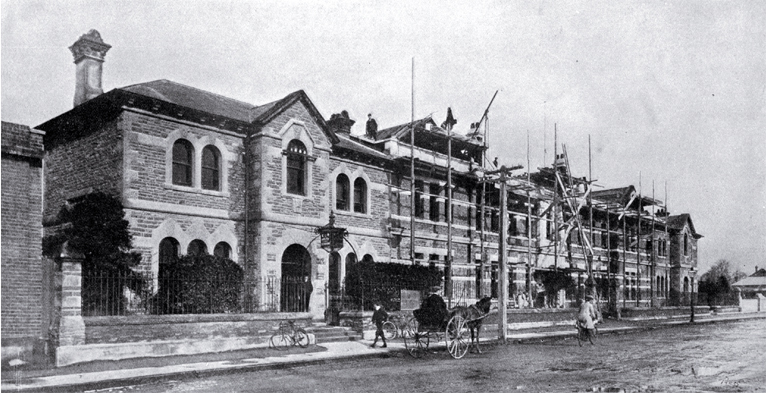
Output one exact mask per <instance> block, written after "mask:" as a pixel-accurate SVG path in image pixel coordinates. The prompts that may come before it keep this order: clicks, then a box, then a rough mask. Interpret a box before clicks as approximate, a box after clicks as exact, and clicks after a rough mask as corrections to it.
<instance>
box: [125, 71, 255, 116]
mask: <svg viewBox="0 0 766 393" xmlns="http://www.w3.org/2000/svg"><path fill="white" fill-rule="evenodd" d="M157 82H160V83H169V84H173V85H176V86H183V87H185V88H187V89H191V90H196V91H199V92H202V93H206V94H211V95H214V96H217V97H221V98H225V99H227V100H231V101H236V102H238V103H240V104H244V105H247V106H250V107H251V108H249V109H253V108H257V107H258V106H257V105H254V104H251V103H249V102H246V101H242V100H238V99H236V98H232V97H228V96H225V95H223V94H220V93H216V92H212V91H209V90H203V89H200V88H199V87H194V86H190V85H187V84H185V83H179V82H176V81H172V80H170V79H164V78H163V79H155V80H153V81H149V82H143V83H135V84H132V85H128V86H124V87H121V88H120V89H124V88H128V87H134V86H141V87H149V88H152V89H154V88H153V87H150V86H147V85H149V84H152V83H157ZM155 91H156V90H155ZM158 93H159V92H158ZM163 96H164V95H163Z"/></svg>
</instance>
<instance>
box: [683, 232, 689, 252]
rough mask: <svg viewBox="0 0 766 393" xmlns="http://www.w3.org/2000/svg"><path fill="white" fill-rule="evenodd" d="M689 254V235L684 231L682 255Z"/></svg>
mask: <svg viewBox="0 0 766 393" xmlns="http://www.w3.org/2000/svg"><path fill="white" fill-rule="evenodd" d="M687 255H689V235H688V234H686V233H684V256H687Z"/></svg>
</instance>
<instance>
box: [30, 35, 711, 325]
mask: <svg viewBox="0 0 766 393" xmlns="http://www.w3.org/2000/svg"><path fill="white" fill-rule="evenodd" d="M109 48H110V47H109V45H107V44H105V43H104V42H103V40H101V37H100V36H99V34H98V33H97V32H95V31H91V32H89V33H88V34H86V35H84V36H83V37H81V38H80V39H79V40H78V41H77V42H76V43H75V44H74V45H73V46H72V48H70V49H71V50H72V53H73V54H74V56H75V63H76V64H77V75H78V78H77V86H76V93H75V107H74V108H73V109H72V110H70V111H68V112H66V113H63V114H61V115H59V116H57V117H55V118H53V119H51V120H49V121H47V122H45V123H44V124H42V125H40V126H39V127H38V128H39V129H41V130H44V131H45V132H46V134H45V150H46V166H45V177H46V182H45V185H46V189H45V203H44V217H43V218H44V222H45V223H50V222H52V219H53V217H54V216H55V214H56V213H57V212H58V210H59V208H60V207H61V206H62V205H63V204H65V203H67V202H68V201H72V200H75V199H76V198H77V197H79V196H82V195H84V194H87V193H90V192H93V191H103V192H107V193H110V194H113V195H117V196H119V197H120V199H121V200H122V202H123V205H124V206H125V209H126V213H127V215H126V216H127V219H128V220H129V221H130V224H131V231H132V234H133V236H134V247H135V249H136V250H137V251H139V252H140V253H141V254H142V262H141V265H140V266H139V270H140V271H141V272H143V273H144V274H145V276H146V277H149V278H151V279H152V280H154V283H155V284H156V278H157V277H158V275H159V273H160V271H161V270H162V269H163V266H164V264H166V263H172V260H173V259H174V258H175V257H177V256H178V255H179V254H191V253H201V252H208V253H212V254H216V255H221V256H226V257H228V258H230V259H232V260H234V261H236V262H237V263H239V264H240V265H241V266H242V267H243V268H244V270H245V274H246V280H245V281H246V285H245V298H246V310H247V311H251V312H255V311H307V312H309V313H310V314H311V315H312V316H313V317H314V318H317V319H319V318H322V317H323V316H324V315H325V310H326V308H327V307H328V299H329V298H330V297H332V296H333V295H334V294H333V293H331V292H332V291H336V290H338V289H339V288H341V287H342V285H341V283H342V281H343V277H344V275H345V272H346V270H347V265H348V264H349V263H353V262H356V261H358V260H371V261H376V262H396V263H404V264H412V263H415V264H422V265H431V266H434V267H436V268H439V269H442V270H443V271H445V273H446V276H447V277H448V280H447V282H446V283H445V284H444V286H443V288H442V293H443V294H445V295H447V296H448V297H449V298H450V299H455V301H460V302H471V301H472V300H474V299H476V298H478V297H481V296H485V295H489V296H493V297H496V296H497V294H498V288H497V286H498V282H499V277H498V271H499V269H498V265H497V263H498V262H497V261H498V260H499V259H500V258H499V252H500V251H499V250H500V247H499V244H498V243H499V239H500V236H499V234H500V231H501V223H503V222H507V223H508V225H507V231H508V235H509V237H508V243H507V248H506V250H507V253H508V255H507V260H508V263H509V265H510V267H511V268H510V270H509V272H510V275H509V278H510V283H511V286H510V288H509V290H510V293H511V294H512V295H515V294H517V293H520V292H527V291H530V290H533V289H535V288H537V285H538V284H541V283H543V282H544V281H546V280H547V277H548V276H550V275H551V274H565V275H567V276H569V277H570V278H571V279H572V280H573V282H575V283H576V285H575V287H574V288H561V289H560V290H559V291H558V292H557V293H556V294H555V295H556V296H560V299H559V300H558V301H555V302H554V301H552V299H548V300H542V302H541V303H540V304H538V306H540V307H545V306H551V307H559V306H563V305H567V304H572V303H573V302H575V301H576V299H577V297H578V296H579V295H581V292H579V291H580V286H581V285H582V283H583V282H584V281H585V279H586V278H587V277H584V276H586V275H589V276H592V277H594V278H595V279H597V280H601V281H600V283H599V284H598V285H600V288H603V292H602V293H603V294H604V295H603V297H606V296H607V295H606V294H607V293H608V291H609V290H610V289H609V288H612V289H611V290H612V291H613V292H614V294H615V295H614V296H612V297H613V298H615V299H619V300H620V301H621V302H622V303H623V306H625V307H628V306H647V305H651V303H653V302H654V300H652V299H654V298H657V299H660V298H662V299H666V300H665V301H663V302H659V301H658V303H655V304H654V305H661V304H671V303H673V302H671V300H670V299H672V298H673V296H674V295H673V293H677V294H681V293H684V292H688V291H689V287H688V286H686V284H685V283H686V282H687V281H688V280H689V274H690V272H693V268H694V267H696V242H697V239H699V238H700V237H701V236H700V235H699V234H697V233H696V231H695V230H694V227H693V225H692V223H691V219H690V218H689V216H688V215H680V216H669V217H668V216H667V213H664V212H654V211H653V210H652V211H650V210H649V209H647V207H651V206H654V207H657V206H658V205H661V203H660V202H659V201H657V200H654V199H652V198H647V197H645V196H640V195H638V193H637V192H636V190H635V188H633V187H632V186H629V187H624V188H618V189H611V190H605V191H599V192H593V193H592V203H591V206H593V214H592V218H593V224H592V225H591V224H590V219H589V218H590V216H591V214H590V213H587V217H586V216H585V215H584V214H585V213H584V212H585V211H588V212H589V211H590V210H588V209H585V210H579V211H577V212H576V213H575V214H574V215H577V216H580V217H581V218H582V221H583V222H585V221H587V222H588V224H587V225H585V226H580V227H578V228H576V229H575V230H566V229H564V228H563V227H559V228H558V229H555V226H556V224H557V223H561V224H563V223H566V222H569V223H571V222H573V221H572V220H571V219H572V216H573V214H572V211H573V210H574V209H572V208H570V210H569V213H570V214H569V216H567V213H566V212H567V211H566V210H565V209H558V208H552V207H554V205H559V204H560V205H561V206H563V205H564V204H563V201H564V200H563V199H560V200H558V201H557V202H555V201H556V198H557V197H556V195H557V194H556V193H559V194H560V193H561V192H562V191H561V190H559V189H558V188H557V187H558V186H555V184H556V180H555V172H554V169H552V168H543V169H541V170H540V171H539V172H536V173H534V174H531V175H530V178H531V180H530V181H527V180H526V177H525V176H523V175H522V176H515V177H514V178H513V179H512V181H511V182H510V188H509V194H508V201H509V202H508V220H501V217H500V212H501V209H500V200H501V198H500V191H499V188H498V186H497V183H496V182H487V181H486V177H485V176H484V172H485V171H491V170H498V169H499V168H498V165H496V164H492V163H486V161H487V160H486V157H485V151H486V145H485V144H484V143H483V141H482V138H481V136H480V135H478V133H476V132H474V133H472V134H469V135H460V134H456V133H452V132H451V131H450V130H448V129H447V128H446V127H450V126H451V125H449V124H448V125H446V127H443V126H440V125H438V124H437V122H436V121H435V120H434V119H432V118H430V117H427V118H424V119H418V120H415V121H414V122H406V123H403V124H401V125H397V126H393V127H385V128H382V129H380V130H378V128H377V125H375V126H374V127H366V129H365V132H364V133H363V135H357V133H354V132H352V128H353V125H354V124H355V121H354V120H352V119H351V118H350V117H349V115H348V113H346V112H345V111H341V112H339V113H336V114H333V115H332V116H331V117H330V118H329V119H327V120H326V119H325V118H324V116H323V115H322V114H321V113H319V111H318V110H317V108H316V107H315V106H314V104H313V103H312V101H311V99H310V98H309V96H308V95H307V94H306V93H305V92H303V91H296V92H293V93H290V94H288V95H286V96H284V97H282V98H280V99H277V100H275V101H273V102H270V103H266V104H262V105H252V104H249V103H245V102H241V101H238V100H234V99H231V98H228V97H225V96H222V95H218V94H215V93H211V92H207V91H203V90H199V89H196V88H193V87H190V86H185V85H182V84H179V83H175V82H171V81H168V80H157V81H152V82H146V83H139V84H135V85H131V86H126V87H121V88H116V89H113V90H111V91H108V92H106V93H102V92H101V82H100V81H101V65H102V63H103V61H104V57H105V54H106V51H107V50H108V49H109ZM413 129H414V131H413ZM411 132H414V134H415V138H414V143H413V141H411V138H410V133H411ZM413 156H414V162H415V165H414V173H415V176H414V190H415V192H414V194H415V195H414V201H415V204H414V206H412V203H411V200H412V199H411V198H412V192H411V191H410V190H411V186H412V183H411V175H410V173H411V171H413V168H411V162H412V161H411V160H412V157H413ZM448 162H449V164H448ZM554 164H555V165H554V167H555V168H557V169H556V170H559V165H558V158H557V162H556V163H554ZM566 175H567V177H569V178H571V174H568V173H567V174H566ZM586 183H587V182H585V181H574V182H571V181H570V182H569V184H570V186H569V187H570V188H571V189H570V190H569V191H568V192H569V194H570V196H571V197H572V198H574V199H573V200H576V201H582V200H584V199H585V198H586V195H585V192H584V189H585V188H586V186H587V184H586ZM450 201H451V205H450ZM529 210H531V213H532V214H531V216H530V214H529ZM331 214H334V217H335V220H336V224H337V226H339V227H344V228H347V230H348V233H349V235H348V238H347V241H346V242H344V246H343V248H341V249H340V250H337V251H336V252H333V253H332V254H328V252H327V251H325V250H324V249H322V248H321V247H320V244H319V241H317V234H316V228H318V227H321V226H323V225H325V224H327V223H328V221H329V219H330V215H331ZM450 215H451V217H450ZM586 218H587V220H586ZM410 228H414V232H415V233H414V235H413V234H412V232H411V231H410ZM556 233H559V234H560V235H566V236H565V237H560V240H559V241H558V242H557V241H555V240H554V239H556V238H557V236H556V235H555V234H556ZM586 236H587V237H588V239H590V241H589V244H590V246H588V247H585V246H584V245H583V244H584V243H583V241H582V238H583V237H586ZM413 239H414V243H413ZM448 244H449V245H451V252H448V251H447V250H448V248H449V247H448ZM591 260H592V263H590V261H591ZM530 278H531V280H530ZM306 280H308V281H309V282H310V283H311V284H312V285H311V286H310V287H311V288H312V289H311V296H310V298H309V301H308V303H306V304H303V303H300V304H299V303H295V302H291V301H286V299H290V298H292V297H294V294H291V292H289V291H288V290H286V289H285V288H287V287H286V284H295V285H303V284H302V283H303V282H305V281H306ZM280 285H281V286H280ZM546 291H549V292H550V289H546ZM674 291H675V292H674ZM541 293H542V291H541ZM675 296H676V298H677V300H676V301H675V302H676V303H677V302H678V301H680V300H678V299H680V296H678V295H675ZM541 299H544V296H543V297H541ZM533 300H534V299H533Z"/></svg>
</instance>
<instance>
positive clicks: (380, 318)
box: [370, 302, 388, 348]
mask: <svg viewBox="0 0 766 393" xmlns="http://www.w3.org/2000/svg"><path fill="white" fill-rule="evenodd" d="M387 320H388V313H387V312H386V310H384V309H383V306H381V305H380V302H378V303H375V312H374V313H372V323H374V324H375V328H376V330H375V340H374V341H373V342H372V345H370V347H371V348H375V344H377V343H378V337H380V338H381V339H382V340H383V347H382V348H385V347H387V345H386V336H385V334H383V322H386V321H387Z"/></svg>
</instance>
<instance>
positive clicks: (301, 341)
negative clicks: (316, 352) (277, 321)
mask: <svg viewBox="0 0 766 393" xmlns="http://www.w3.org/2000/svg"><path fill="white" fill-rule="evenodd" d="M295 343H296V344H298V346H300V347H301V348H306V347H308V346H309V335H308V333H306V331H305V330H303V329H302V328H298V329H295Z"/></svg>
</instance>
